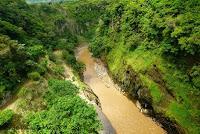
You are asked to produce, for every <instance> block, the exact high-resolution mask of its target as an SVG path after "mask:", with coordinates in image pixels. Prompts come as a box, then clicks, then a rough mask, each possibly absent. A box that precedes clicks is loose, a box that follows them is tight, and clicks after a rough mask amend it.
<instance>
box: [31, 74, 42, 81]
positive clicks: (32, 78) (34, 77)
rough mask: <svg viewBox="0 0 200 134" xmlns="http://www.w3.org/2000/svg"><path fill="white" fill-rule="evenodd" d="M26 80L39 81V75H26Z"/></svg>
mask: <svg viewBox="0 0 200 134" xmlns="http://www.w3.org/2000/svg"><path fill="white" fill-rule="evenodd" d="M28 78H29V79H31V80H34V81H38V80H39V79H40V74H39V73H38V72H31V73H28Z"/></svg>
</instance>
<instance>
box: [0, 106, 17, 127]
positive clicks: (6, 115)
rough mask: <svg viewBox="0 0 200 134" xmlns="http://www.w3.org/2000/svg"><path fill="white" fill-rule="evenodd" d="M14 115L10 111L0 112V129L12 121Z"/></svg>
mask: <svg viewBox="0 0 200 134" xmlns="http://www.w3.org/2000/svg"><path fill="white" fill-rule="evenodd" d="M13 115H14V113H13V111H12V110H3V111H0V127H2V126H3V125H5V124H6V123H9V122H10V121H11V120H12V117H13Z"/></svg>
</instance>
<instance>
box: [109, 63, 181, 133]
mask: <svg viewBox="0 0 200 134" xmlns="http://www.w3.org/2000/svg"><path fill="white" fill-rule="evenodd" d="M124 66H125V67H124V68H123V69H122V70H121V71H120V72H118V73H116V74H115V75H112V74H111V75H112V77H113V80H114V82H115V83H117V84H118V85H119V86H120V87H121V88H122V90H123V92H124V93H125V94H126V95H127V96H128V97H129V98H130V99H131V100H132V101H134V102H136V106H137V107H138V108H139V109H140V111H141V112H142V113H144V114H146V115H148V116H151V117H152V118H153V119H155V121H157V122H159V123H160V124H161V125H162V127H163V128H164V129H166V131H167V132H168V133H170V134H179V133H184V130H182V129H181V127H180V126H179V125H178V124H177V123H176V122H175V121H173V120H171V119H169V118H167V117H166V116H165V115H164V113H158V111H157V110H156V109H157V108H155V107H156V106H154V105H153V98H152V96H151V93H150V90H149V89H148V88H147V87H146V86H144V84H143V82H142V80H141V79H140V77H139V74H138V73H136V72H135V71H134V70H133V69H132V68H131V67H130V66H128V65H126V64H124ZM146 73H147V74H148V75H149V77H151V78H152V79H153V80H154V81H155V82H156V83H158V84H159V85H160V86H161V87H162V89H163V90H165V92H166V94H168V95H169V96H171V97H173V95H172V94H171V93H170V92H168V90H167V88H166V86H165V82H164V80H162V75H161V74H160V72H159V70H158V69H157V68H156V66H154V67H153V69H152V70H150V71H149V72H146Z"/></svg>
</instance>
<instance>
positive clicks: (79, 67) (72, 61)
mask: <svg viewBox="0 0 200 134" xmlns="http://www.w3.org/2000/svg"><path fill="white" fill-rule="evenodd" d="M63 58H64V59H65V60H66V63H67V64H69V65H71V66H72V67H73V69H74V70H75V71H77V72H78V73H82V72H83V71H84V69H85V65H84V64H83V63H81V62H78V61H77V60H76V58H75V56H74V52H71V53H70V52H68V51H63Z"/></svg>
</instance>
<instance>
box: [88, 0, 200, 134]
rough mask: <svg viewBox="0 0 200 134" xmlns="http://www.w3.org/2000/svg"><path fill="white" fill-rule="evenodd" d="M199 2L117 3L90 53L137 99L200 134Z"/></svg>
mask: <svg viewBox="0 0 200 134" xmlns="http://www.w3.org/2000/svg"><path fill="white" fill-rule="evenodd" d="M199 11H200V2H199V1H198V0H190V1H185V0H168V1H166V0H152V1H145V0H137V1H132V0H119V1H112V2H110V3H109V5H108V6H107V8H106V11H105V13H104V14H103V15H101V17H100V19H99V24H98V27H97V29H96V34H95V37H94V38H93V41H92V43H91V46H90V48H91V51H92V52H93V55H94V56H96V57H102V59H104V60H105V62H106V63H107V64H108V68H109V70H110V73H111V74H112V76H113V78H114V79H115V81H116V82H117V83H119V84H120V85H121V86H122V87H123V89H124V90H125V91H126V92H127V93H128V94H129V95H130V96H131V97H134V98H137V99H139V101H140V102H141V103H143V104H148V105H146V107H149V108H151V107H152V108H153V109H154V111H155V112H156V113H162V114H163V115H164V116H165V117H169V118H170V119H171V120H174V121H176V122H177V124H178V125H180V126H181V127H182V128H183V129H184V130H183V131H185V132H186V133H196V134H197V133H199V131H200V124H199V123H200V120H199V119H200V105H199V104H200V103H199V101H200V99H199V98H200V97H199V95H200V85H199V84H200V60H199V58H200V25H199V24H200V12H199Z"/></svg>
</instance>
